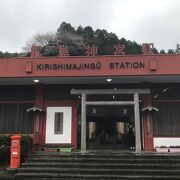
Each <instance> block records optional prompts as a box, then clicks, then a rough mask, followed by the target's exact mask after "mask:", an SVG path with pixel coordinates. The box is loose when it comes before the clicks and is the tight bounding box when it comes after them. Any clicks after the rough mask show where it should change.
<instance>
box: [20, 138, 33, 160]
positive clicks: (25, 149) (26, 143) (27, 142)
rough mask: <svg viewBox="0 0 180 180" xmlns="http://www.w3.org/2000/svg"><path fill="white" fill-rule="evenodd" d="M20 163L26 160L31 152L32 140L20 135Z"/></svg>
mask: <svg viewBox="0 0 180 180" xmlns="http://www.w3.org/2000/svg"><path fill="white" fill-rule="evenodd" d="M21 136H22V138H21V162H24V160H25V159H26V158H27V156H28V154H29V153H31V151H32V146H33V138H32V137H31V136H28V135H21Z"/></svg>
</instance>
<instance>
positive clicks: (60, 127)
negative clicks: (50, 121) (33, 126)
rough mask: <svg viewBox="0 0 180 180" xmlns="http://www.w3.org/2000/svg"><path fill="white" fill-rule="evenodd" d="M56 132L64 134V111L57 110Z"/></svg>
mask: <svg viewBox="0 0 180 180" xmlns="http://www.w3.org/2000/svg"><path fill="white" fill-rule="evenodd" d="M54 134H63V113H62V112H55V116H54Z"/></svg>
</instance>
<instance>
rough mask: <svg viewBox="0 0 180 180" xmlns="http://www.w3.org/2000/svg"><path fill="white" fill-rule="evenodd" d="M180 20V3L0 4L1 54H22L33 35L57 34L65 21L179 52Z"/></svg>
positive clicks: (53, 0)
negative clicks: (176, 48)
mask: <svg viewBox="0 0 180 180" xmlns="http://www.w3.org/2000/svg"><path fill="white" fill-rule="evenodd" d="M179 19H180V0H0V51H3V52H4V51H9V52H15V51H17V52H20V51H22V47H23V46H24V45H25V43H26V41H28V40H29V39H30V38H31V37H32V36H33V35H35V34H37V33H46V32H55V31H56V30H57V28H58V27H59V25H60V24H61V23H62V21H66V22H69V23H71V24H72V26H74V27H77V26H78V25H82V26H87V25H89V26H92V27H93V29H94V30H95V29H97V28H99V29H106V30H107V31H109V32H114V33H116V34H117V35H118V37H119V38H121V37H125V38H126V39H129V40H132V41H133V40H135V41H137V42H138V43H140V44H141V43H144V42H148V43H150V42H153V43H154V44H155V47H157V48H158V49H165V50H167V49H170V48H172V49H175V47H176V44H177V43H180V20H179Z"/></svg>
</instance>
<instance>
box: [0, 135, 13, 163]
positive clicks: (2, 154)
mask: <svg viewBox="0 0 180 180" xmlns="http://www.w3.org/2000/svg"><path fill="white" fill-rule="evenodd" d="M10 144H11V138H10V136H5V135H0V165H8V164H9V160H10Z"/></svg>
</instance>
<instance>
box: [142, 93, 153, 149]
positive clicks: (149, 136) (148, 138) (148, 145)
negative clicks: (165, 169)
mask: <svg viewBox="0 0 180 180" xmlns="http://www.w3.org/2000/svg"><path fill="white" fill-rule="evenodd" d="M151 105H152V102H151V94H146V95H143V107H146V106H151ZM148 116H149V120H148ZM148 121H149V122H150V123H149V124H150V132H148V130H147V126H148V124H147V123H148ZM143 129H144V132H143V133H144V150H145V151H153V150H154V141H153V138H154V125H153V112H152V111H151V112H143Z"/></svg>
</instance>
